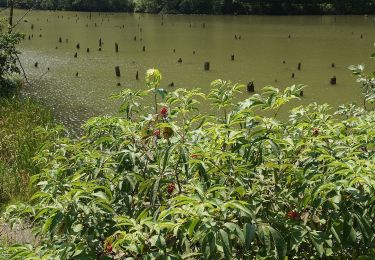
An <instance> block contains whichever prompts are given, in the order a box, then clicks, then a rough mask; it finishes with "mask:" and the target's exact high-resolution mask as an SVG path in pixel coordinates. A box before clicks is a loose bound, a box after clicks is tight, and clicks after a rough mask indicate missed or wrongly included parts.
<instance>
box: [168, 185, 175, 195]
mask: <svg viewBox="0 0 375 260" xmlns="http://www.w3.org/2000/svg"><path fill="white" fill-rule="evenodd" d="M175 189H176V185H175V184H174V183H169V184H168V186H167V192H168V193H169V194H172V193H173V192H174V190H175Z"/></svg>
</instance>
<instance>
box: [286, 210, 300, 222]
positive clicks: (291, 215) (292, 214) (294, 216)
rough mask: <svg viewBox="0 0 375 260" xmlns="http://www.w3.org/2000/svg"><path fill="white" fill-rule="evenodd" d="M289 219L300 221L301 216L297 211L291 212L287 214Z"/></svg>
mask: <svg viewBox="0 0 375 260" xmlns="http://www.w3.org/2000/svg"><path fill="white" fill-rule="evenodd" d="M287 216H288V218H290V219H293V220H298V219H299V218H300V215H299V213H298V212H297V211H289V212H288V214H287Z"/></svg>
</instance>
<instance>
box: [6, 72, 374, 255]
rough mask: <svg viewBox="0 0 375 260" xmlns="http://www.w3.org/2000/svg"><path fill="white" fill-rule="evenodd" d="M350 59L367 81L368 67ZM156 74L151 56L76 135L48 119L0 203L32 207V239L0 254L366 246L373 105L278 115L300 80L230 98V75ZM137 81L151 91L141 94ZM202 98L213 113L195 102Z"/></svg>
mask: <svg viewBox="0 0 375 260" xmlns="http://www.w3.org/2000/svg"><path fill="white" fill-rule="evenodd" d="M356 72H357V73H358V74H359V77H360V79H361V82H362V83H363V84H372V88H367V87H366V88H365V89H372V91H373V90H374V81H373V78H372V77H369V78H367V77H366V76H363V75H362V72H361V71H360V70H356ZM160 80H161V75H160V74H159V72H158V71H157V70H149V71H148V73H147V76H146V86H147V89H145V90H138V91H132V90H129V89H127V90H124V91H123V92H122V93H121V94H119V95H118V98H120V99H122V100H123V104H122V106H121V112H122V113H123V115H124V116H123V117H99V118H93V119H91V120H89V121H88V122H87V123H86V124H85V125H84V135H83V136H82V137H81V138H79V139H78V140H72V139H70V138H69V137H67V136H66V135H64V134H62V133H60V131H57V130H56V131H46V132H45V135H46V136H50V137H51V135H52V136H53V138H52V139H51V140H54V141H53V142H49V143H46V144H45V145H44V147H43V148H42V149H41V152H40V154H39V155H38V156H37V158H36V159H37V161H38V166H39V167H40V168H41V169H43V170H42V171H41V172H40V173H39V174H37V175H35V176H34V177H33V179H32V182H33V183H34V185H35V186H36V187H38V192H37V193H35V195H34V196H33V197H32V198H31V200H30V203H28V204H18V205H15V206H11V207H9V208H8V210H7V214H6V217H7V218H8V219H9V220H10V221H11V222H13V223H18V221H19V219H21V220H22V219H29V220H31V222H32V223H33V225H34V228H35V232H36V234H37V235H38V236H39V237H40V238H41V244H40V245H38V246H36V247H33V246H31V245H28V246H14V247H10V248H7V249H6V250H5V249H3V253H2V254H3V258H5V259H112V258H115V257H116V259H118V258H121V259H215V258H216V259H255V258H257V259H284V257H285V256H288V258H289V259H319V258H323V257H336V258H337V259H357V258H358V257H359V256H363V255H374V254H375V252H374V248H375V223H374V220H375V203H374V202H375V175H374V172H375V146H374V144H375V111H374V110H370V109H368V110H365V109H363V108H361V107H358V106H356V105H348V106H342V107H340V109H339V110H338V111H336V112H331V110H332V109H331V108H330V107H329V106H328V105H318V104H311V105H309V106H307V107H298V108H295V109H293V111H292V112H291V114H290V119H289V121H287V122H283V121H280V120H277V114H278V111H279V109H280V107H281V106H283V105H284V104H285V103H287V102H288V101H290V100H293V99H297V98H298V96H299V92H300V90H301V88H302V87H301V86H292V87H290V88H287V89H286V90H285V91H279V90H278V89H275V88H272V87H266V88H265V89H263V91H262V92H261V93H260V94H256V95H253V96H251V97H249V98H248V99H246V100H244V101H243V102H240V103H238V104H234V103H233V100H234V96H235V94H236V93H238V92H240V91H241V89H242V86H240V85H236V84H232V83H230V82H226V81H222V80H217V81H214V82H213V83H212V86H211V91H210V93H209V94H208V95H204V94H202V93H200V92H199V90H192V91H187V90H184V89H178V90H176V91H174V92H170V93H166V91H165V90H163V89H160V88H159V85H160ZM364 92H365V90H364ZM148 95H150V97H149V98H147V100H155V101H156V102H155V103H153V104H152V105H151V106H150V107H148V108H147V107H146V108H144V107H143V106H142V107H141V105H140V101H141V100H142V99H144V98H146V96H148ZM201 101H204V102H206V103H207V102H210V103H211V104H212V109H213V111H216V114H215V115H214V116H211V115H205V114H201V113H200V112H199V111H198V110H197V106H198V105H199V103H200V102H201ZM374 101H375V99H374V96H373V95H372V96H371V95H367V97H365V103H366V104H370V103H373V102H374ZM147 110H148V113H147V112H146V111H147ZM259 110H263V111H268V113H270V114H272V115H273V116H272V117H267V116H260V115H259V114H258V112H257V111H259ZM155 111H156V112H157V113H155ZM0 258H1V257H0Z"/></svg>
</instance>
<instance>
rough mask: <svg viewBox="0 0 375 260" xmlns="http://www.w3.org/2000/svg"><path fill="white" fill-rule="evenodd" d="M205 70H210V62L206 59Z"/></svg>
mask: <svg viewBox="0 0 375 260" xmlns="http://www.w3.org/2000/svg"><path fill="white" fill-rule="evenodd" d="M204 70H205V71H209V70H210V62H208V61H206V62H205V63H204Z"/></svg>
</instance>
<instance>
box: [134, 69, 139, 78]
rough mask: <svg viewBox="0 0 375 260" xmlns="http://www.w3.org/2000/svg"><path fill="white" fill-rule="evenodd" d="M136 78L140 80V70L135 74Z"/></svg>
mask: <svg viewBox="0 0 375 260" xmlns="http://www.w3.org/2000/svg"><path fill="white" fill-rule="evenodd" d="M135 79H136V80H139V73H138V71H137V73H136V74H135Z"/></svg>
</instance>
